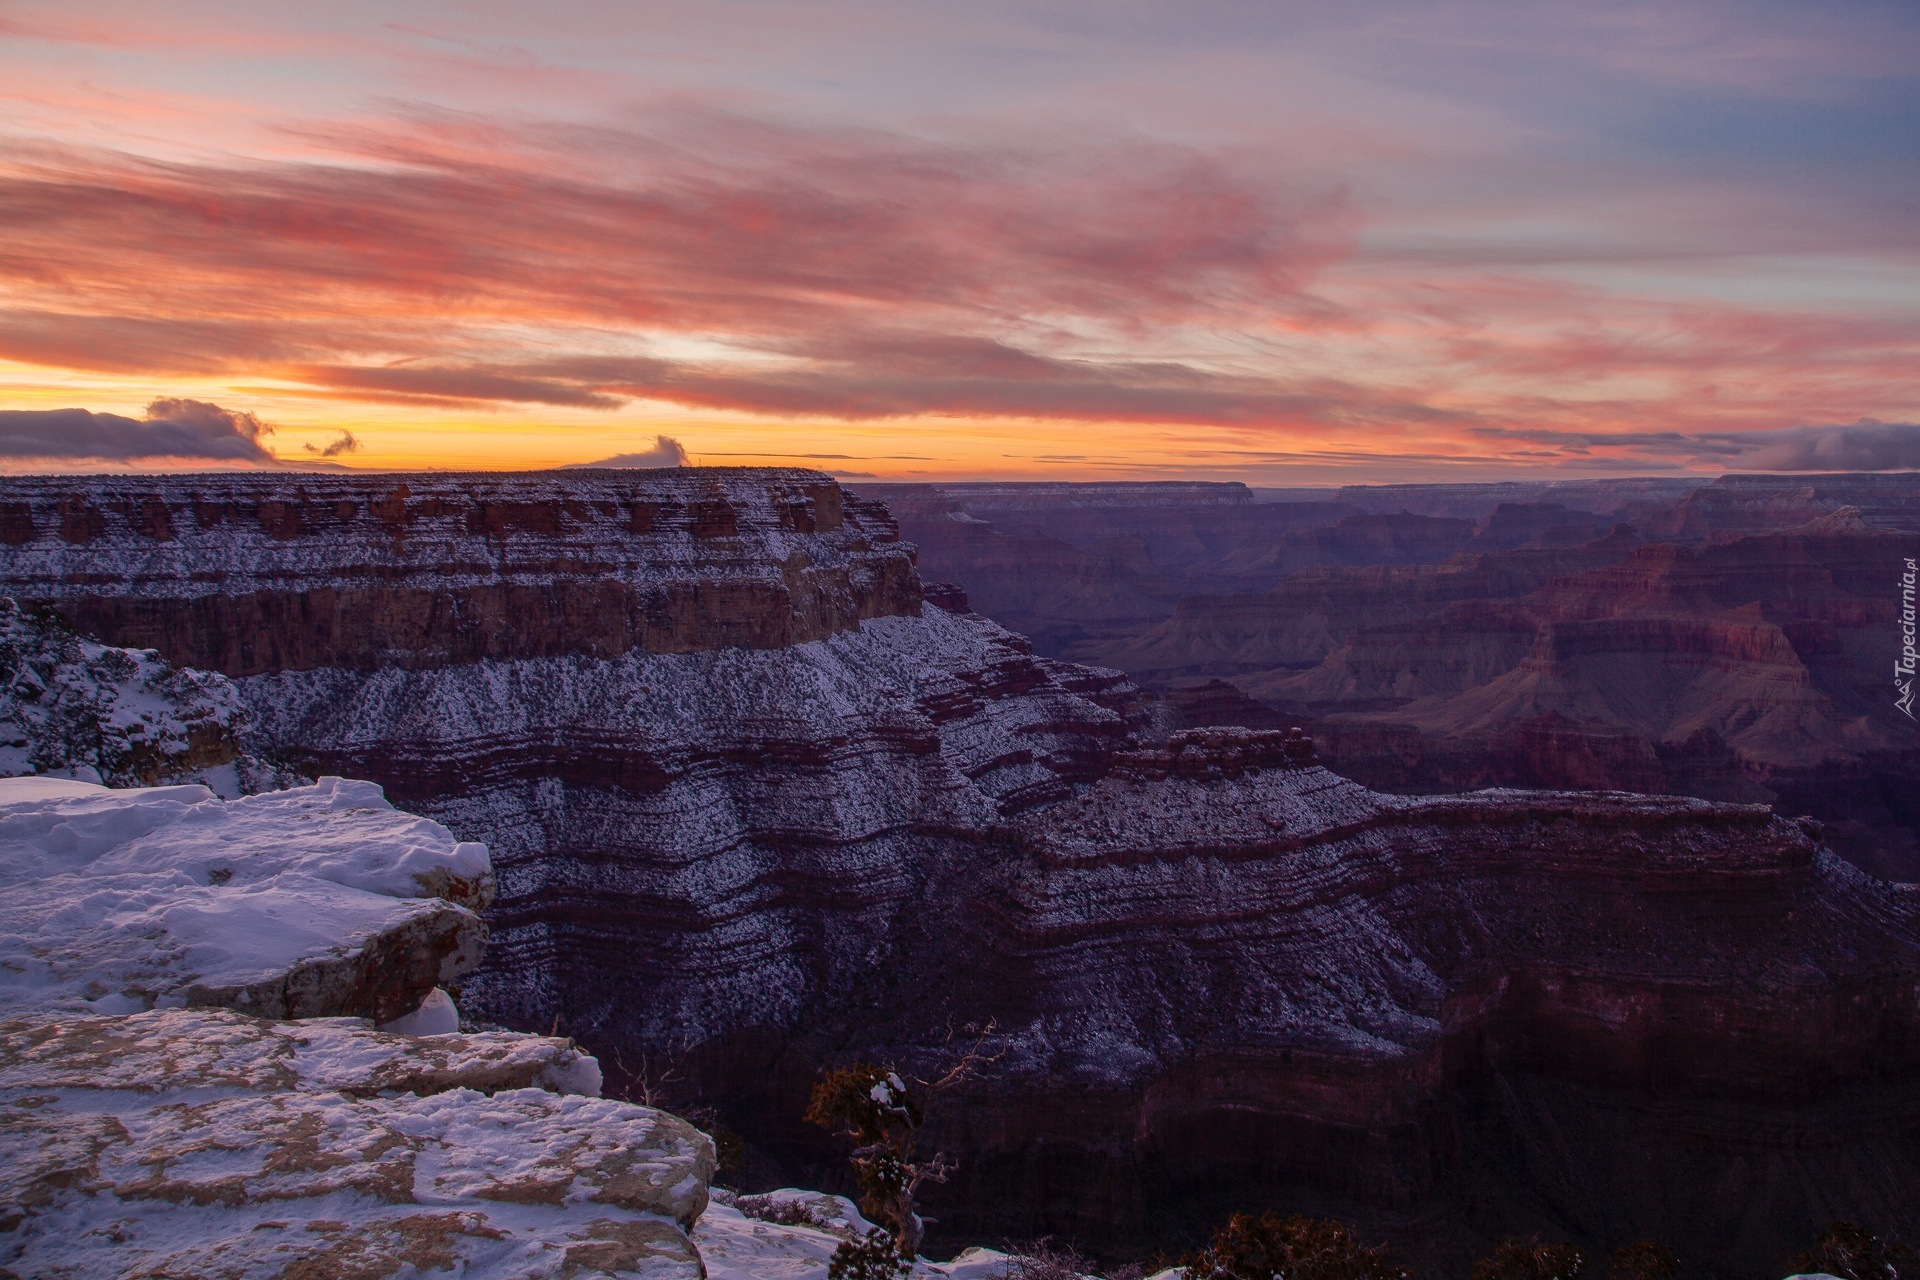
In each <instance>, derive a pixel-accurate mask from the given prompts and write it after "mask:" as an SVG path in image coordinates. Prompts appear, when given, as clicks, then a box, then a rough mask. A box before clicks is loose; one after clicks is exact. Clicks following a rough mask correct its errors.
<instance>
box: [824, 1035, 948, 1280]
mask: <svg viewBox="0 0 1920 1280" xmlns="http://www.w3.org/2000/svg"><path fill="white" fill-rule="evenodd" d="M923 1118H924V1112H923V1111H922V1109H921V1105H920V1099H919V1098H918V1097H916V1096H915V1091H914V1090H912V1089H909V1088H908V1087H907V1082H906V1081H905V1080H903V1079H902V1078H901V1077H900V1074H899V1072H897V1071H894V1070H893V1069H892V1068H890V1067H877V1066H874V1065H873V1064H872V1063H867V1062H862V1063H859V1064H857V1065H855V1066H851V1067H841V1068H840V1069H839V1070H837V1071H829V1072H828V1073H827V1075H826V1078H825V1079H823V1080H821V1081H820V1083H819V1084H817V1085H815V1086H814V1087H813V1102H812V1105H811V1106H809V1107H808V1108H807V1119H808V1120H809V1121H810V1122H812V1123H813V1124H817V1125H819V1126H821V1127H822V1128H824V1129H832V1130H837V1131H838V1132H839V1133H840V1134H842V1135H843V1136H844V1137H848V1138H851V1139H852V1140H853V1142H854V1149H853V1172H854V1177H855V1179H856V1180H857V1181H858V1182H859V1184H860V1210H861V1212H862V1213H865V1214H866V1215H867V1216H868V1217H869V1218H872V1219H873V1220H874V1221H875V1222H878V1223H880V1224H881V1225H883V1226H884V1227H886V1228H887V1230H888V1231H889V1232H890V1233H891V1234H892V1237H893V1247H894V1249H895V1250H896V1251H897V1252H898V1254H899V1256H900V1257H902V1258H912V1257H914V1256H916V1255H917V1254H918V1253H919V1252H920V1241H921V1240H922V1239H923V1238H924V1237H925V1236H926V1224H925V1222H924V1221H923V1220H922V1219H921V1217H920V1214H919V1213H918V1211H917V1209H916V1207H915V1197H916V1196H917V1195H918V1194H919V1191H920V1188H921V1186H922V1185H924V1184H925V1183H928V1182H945V1181H946V1180H947V1175H948V1174H949V1173H951V1172H952V1171H953V1169H954V1165H953V1163H952V1162H951V1161H949V1160H948V1159H947V1157H946V1156H945V1154H937V1155H935V1156H934V1157H933V1159H931V1160H917V1159H915V1158H914V1157H915V1148H916V1147H917V1146H918V1145H919V1140H920V1122H921V1120H922V1119H923Z"/></svg>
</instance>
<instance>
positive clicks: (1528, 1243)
mask: <svg viewBox="0 0 1920 1280" xmlns="http://www.w3.org/2000/svg"><path fill="white" fill-rule="evenodd" d="M1586 1268H1587V1260H1586V1257H1585V1255H1583V1254H1582V1253H1581V1252H1580V1250H1579V1249H1577V1248H1575V1247H1574V1245H1573V1243H1572V1242H1571V1241H1567V1240H1560V1241H1554V1242H1543V1241H1542V1240H1541V1239H1540V1237H1539V1236H1508V1237H1507V1238H1506V1239H1505V1240H1502V1241H1501V1242H1500V1243H1499V1244H1497V1245H1495V1246H1494V1248H1493V1252H1492V1253H1490V1254H1488V1255H1487V1256H1486V1257H1484V1258H1482V1259H1480V1260H1479V1261H1478V1262H1476V1263H1474V1264H1473V1280H1580V1278H1581V1277H1582V1276H1583V1275H1585V1274H1586Z"/></svg>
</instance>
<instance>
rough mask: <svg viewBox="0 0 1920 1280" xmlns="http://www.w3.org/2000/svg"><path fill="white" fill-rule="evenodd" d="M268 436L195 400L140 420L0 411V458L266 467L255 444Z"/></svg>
mask: <svg viewBox="0 0 1920 1280" xmlns="http://www.w3.org/2000/svg"><path fill="white" fill-rule="evenodd" d="M272 430H273V428H272V427H269V426H268V425H267V424H265V423H264V422H262V421H260V419H258V418H256V417H255V416H254V415H253V414H251V413H236V412H234V411H232V410H230V409H222V408H221V407H220V406H219V405H217V404H207V403H206V402H205V401H201V400H155V401H154V402H153V403H152V404H150V405H148V406H147V416H146V418H145V419H142V420H136V419H134V418H127V417H122V416H121V415H120V414H117V413H93V412H90V411H88V410H86V409H0V458H58V459H63V460H72V459H82V458H98V459H100V460H102V461H105V462H136V461H145V460H151V459H161V458H180V459H191V460H194V461H205V462H265V463H271V462H274V461H275V458H274V456H273V455H272V454H271V453H269V452H267V450H266V448H265V447H264V446H262V445H261V443H260V439H261V437H262V436H265V435H267V434H269V433H270V432H272Z"/></svg>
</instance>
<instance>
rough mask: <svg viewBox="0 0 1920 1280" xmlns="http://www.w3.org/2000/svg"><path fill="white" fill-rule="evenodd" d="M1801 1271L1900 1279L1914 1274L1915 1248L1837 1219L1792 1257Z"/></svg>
mask: <svg viewBox="0 0 1920 1280" xmlns="http://www.w3.org/2000/svg"><path fill="white" fill-rule="evenodd" d="M1793 1269H1794V1270H1795V1271H1798V1272H1803V1273H1804V1272H1821V1271H1823V1272H1825V1273H1826V1274H1828V1275H1830V1276H1839V1277H1840V1280H1900V1278H1901V1276H1903V1275H1905V1276H1911V1275H1913V1274H1914V1267H1913V1250H1911V1249H1909V1248H1907V1246H1906V1245H1904V1244H1901V1243H1900V1242H1899V1241H1897V1240H1896V1241H1886V1240H1882V1239H1881V1238H1880V1237H1879V1236H1876V1235H1874V1234H1873V1233H1872V1232H1869V1231H1863V1230H1861V1229H1860V1228H1859V1227H1856V1226H1854V1225H1853V1224H1852V1223H1851V1222H1835V1223H1832V1224H1831V1225H1829V1226H1828V1227H1827V1229H1826V1232H1825V1233H1824V1234H1822V1235H1821V1237H1820V1238H1819V1239H1818V1240H1816V1241H1814V1242H1813V1248H1811V1249H1808V1250H1806V1251H1805V1252H1803V1253H1801V1254H1800V1255H1799V1256H1798V1257H1796V1258H1795V1259H1794V1260H1793Z"/></svg>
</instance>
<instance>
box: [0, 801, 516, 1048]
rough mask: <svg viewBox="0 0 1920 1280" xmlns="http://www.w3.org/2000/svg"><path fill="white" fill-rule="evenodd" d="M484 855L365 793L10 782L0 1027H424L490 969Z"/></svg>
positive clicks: (1, 902) (1, 890) (2, 838)
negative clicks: (61, 1019)
mask: <svg viewBox="0 0 1920 1280" xmlns="http://www.w3.org/2000/svg"><path fill="white" fill-rule="evenodd" d="M492 896H493V874H492V871H491V869H490V867H489V864H488V861H487V851H486V847H485V846H484V845H480V844H474V843H472V842H462V841H457V840H455V839H454V838H453V835H452V833H451V832H449V831H448V830H447V829H446V828H445V827H443V826H441V825H440V824H439V823H437V822H433V821H430V820H428V819H425V818H417V817H414V816H413V815H411V814H406V813H400V812H398V811H396V810H395V809H394V808H393V806H392V805H390V804H388V803H387V801H386V799H385V797H384V796H383V795H382V794H381V791H380V788H379V787H377V786H375V785H373V784H372V783H368V782H349V781H345V780H342V779H339V778H322V779H321V780H320V781H319V782H317V783H314V784H313V785H311V786H305V787H295V788H293V789H291V790H287V791H276V792H269V793H266V794H263V795H256V796H247V797H244V798H242V799H237V800H229V801H222V800H220V799H219V798H218V797H216V796H215V795H214V794H213V792H212V791H210V790H208V789H207V788H206V787H202V786H179V787H147V788H133V789H128V790H109V789H108V788H106V787H100V786H94V785H92V784H89V783H84V782H75V781H68V780H63V779H54V778H8V779H0V1013H14V1012H22V1011H26V1010H36V1009H37V1010H64V1011H68V1012H75V1013H133V1012H138V1011H141V1010H146V1009H151V1008H169V1007H182V1006H188V1005H193V1006H226V1007H232V1008H238V1009H244V1010H247V1011H249V1012H252V1013H257V1014H260V1015H262V1016H265V1017H273V1018H282V1017H296V1018H297V1017H328V1016H337V1015H350V1016H363V1017H370V1018H373V1019H375V1020H376V1021H380V1022H386V1021H389V1020H391V1019H395V1018H399V1017H401V1016H402V1015H405V1014H409V1013H412V1012H413V1011H414V1010H416V1009H418V1008H419V1006H420V1004H421V1001H422V1000H423V999H424V998H426V997H427V995H428V994H429V993H430V992H432V991H433V989H434V988H435V987H436V986H440V985H443V984H445V983H447V982H449V981H451V980H453V979H454V978H455V977H457V976H458V975H459V974H461V973H463V972H465V971H466V970H468V969H471V968H472V967H473V966H474V965H475V964H477V963H478V962H479V959H480V954H481V948H482V946H483V944H484V941H485V938H486V926H485V925H484V924H483V923H482V922H481V920H480V917H479V916H478V915H477V914H476V911H477V909H479V908H482V907H484V906H485V905H486V904H487V903H488V902H489V901H490V900H491V898H492Z"/></svg>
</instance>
